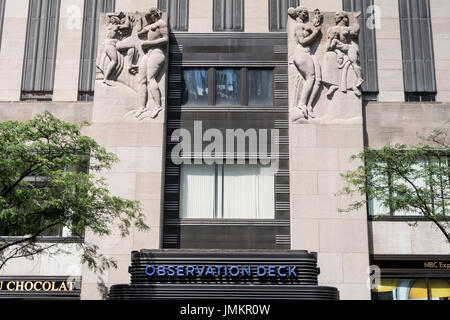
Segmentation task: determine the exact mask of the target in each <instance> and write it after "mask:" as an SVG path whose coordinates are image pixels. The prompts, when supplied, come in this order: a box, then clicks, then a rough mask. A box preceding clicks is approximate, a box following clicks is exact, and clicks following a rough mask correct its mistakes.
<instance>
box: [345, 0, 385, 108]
mask: <svg viewBox="0 0 450 320" xmlns="http://www.w3.org/2000/svg"><path fill="white" fill-rule="evenodd" d="M342 7H343V9H344V10H345V11H350V12H357V11H360V12H361V16H360V17H359V23H360V25H361V30H360V33H359V53H360V59H361V66H362V69H363V73H364V75H363V77H364V83H363V85H362V88H361V89H362V91H363V93H364V95H365V96H367V97H368V98H372V99H371V100H370V101H377V100H373V98H374V97H375V96H376V94H377V93H378V70H377V69H378V67H377V44H376V36H375V26H374V24H375V21H374V19H375V18H374V17H375V12H374V9H373V8H374V6H373V0H343V3H342ZM370 25H373V26H374V27H373V28H369V26H370ZM367 94H369V95H367ZM366 100H368V99H366ZM368 101H369V100H368Z"/></svg>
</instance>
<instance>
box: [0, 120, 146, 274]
mask: <svg viewBox="0 0 450 320" xmlns="http://www.w3.org/2000/svg"><path fill="white" fill-rule="evenodd" d="M87 125H88V123H82V124H80V125H76V124H71V123H67V122H63V121H61V120H59V119H57V118H55V117H54V116H53V115H52V114H51V113H49V112H47V111H46V112H45V113H43V114H42V115H38V116H36V117H35V118H34V119H32V120H30V121H28V122H24V123H19V122H14V121H8V122H3V123H0V236H2V237H1V238H0V269H1V268H2V267H4V266H5V264H6V263H7V262H8V261H10V260H11V259H17V258H21V257H29V258H31V257H33V256H35V255H37V254H41V253H44V252H45V253H46V254H51V255H56V254H60V253H63V252H65V251H64V249H63V247H64V246H61V245H60V244H59V243H53V244H51V243H45V241H42V240H43V239H44V238H42V237H43V236H45V235H47V234H49V233H50V232H52V230H55V228H64V229H65V230H68V231H69V232H70V235H71V236H73V237H74V238H78V239H80V241H77V245H78V246H79V247H80V249H81V252H82V263H87V265H88V267H89V268H90V269H92V270H94V271H97V272H102V271H104V270H105V269H108V268H111V267H117V266H116V262H115V261H114V260H112V259H108V258H107V257H105V256H103V255H102V254H101V253H100V252H99V247H98V246H97V245H96V244H91V243H88V242H86V241H83V240H82V239H83V237H84V234H85V231H86V230H87V229H89V230H90V231H91V232H92V233H93V234H95V235H97V236H107V235H110V234H111V233H112V230H111V226H112V224H114V225H115V226H118V228H119V230H120V234H121V236H122V237H125V236H127V235H128V234H129V232H130V228H131V227H133V226H134V227H136V228H137V229H139V230H147V229H148V227H147V225H146V224H145V223H144V220H143V214H142V209H141V205H140V203H139V202H136V201H130V200H126V199H122V198H120V197H115V196H112V195H111V194H110V192H109V190H108V186H107V184H106V183H105V179H103V178H101V177H100V175H101V172H102V171H105V170H108V169H111V168H112V166H113V165H114V164H115V163H116V162H117V161H118V158H117V157H116V155H114V154H113V153H110V152H107V151H106V150H105V149H104V148H103V147H101V146H100V145H98V144H97V143H96V142H95V141H94V140H93V139H91V138H89V137H86V136H83V135H82V134H81V130H82V128H83V127H85V126H87Z"/></svg>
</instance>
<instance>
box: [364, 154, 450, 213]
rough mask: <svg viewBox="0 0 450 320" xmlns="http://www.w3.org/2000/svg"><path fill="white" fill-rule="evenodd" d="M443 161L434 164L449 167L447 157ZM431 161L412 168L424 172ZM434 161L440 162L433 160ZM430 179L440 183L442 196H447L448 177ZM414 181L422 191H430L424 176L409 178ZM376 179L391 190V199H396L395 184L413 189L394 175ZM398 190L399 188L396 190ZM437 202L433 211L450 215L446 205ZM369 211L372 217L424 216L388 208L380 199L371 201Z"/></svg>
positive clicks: (415, 211) (422, 162)
mask: <svg viewBox="0 0 450 320" xmlns="http://www.w3.org/2000/svg"><path fill="white" fill-rule="evenodd" d="M442 159H443V160H441V163H437V162H434V164H437V165H439V166H448V165H449V160H448V158H446V157H443V158H442ZM430 161H431V160H428V159H423V160H421V161H419V164H417V165H413V166H412V168H413V169H415V170H417V171H423V170H425V168H426V166H427V164H429V163H431V162H430ZM433 161H438V160H437V159H436V160H433ZM429 177H430V179H431V178H432V179H433V180H434V181H440V182H439V183H438V185H439V184H440V186H441V187H440V188H441V190H442V192H441V193H442V194H445V193H446V191H445V189H446V188H448V184H449V181H448V177H447V178H446V177H442V176H437V175H434V176H431V175H430V176H429ZM409 178H410V179H411V181H412V183H414V185H415V186H416V187H418V188H420V189H427V188H428V189H430V187H429V185H430V184H429V183H427V181H426V180H427V178H425V177H424V176H423V175H420V176H415V177H414V176H410V177H409ZM374 179H377V180H378V179H379V180H378V181H379V183H380V181H382V182H381V183H382V184H384V185H385V186H386V187H387V189H389V197H391V196H392V197H394V196H395V194H394V188H393V187H392V186H393V185H394V184H395V185H396V186H397V187H398V186H405V187H407V188H408V189H411V188H413V187H412V186H411V185H410V184H409V183H407V182H406V181H405V180H404V179H403V178H400V177H398V176H394V175H393V174H392V173H386V175H385V176H377V177H374ZM396 189H398V188H396ZM433 192H434V194H437V193H438V192H435V191H433ZM434 200H436V201H435V203H433V204H432V205H433V207H432V208H433V210H435V211H436V214H438V213H439V214H444V215H448V212H446V210H447V208H446V207H445V203H443V202H442V201H439V199H434ZM368 209H369V215H371V216H396V217H399V216H403V217H420V216H423V213H422V212H421V211H420V210H419V209H416V210H413V211H403V210H395V209H394V208H388V207H385V206H383V205H382V203H381V201H380V200H378V199H369V202H368Z"/></svg>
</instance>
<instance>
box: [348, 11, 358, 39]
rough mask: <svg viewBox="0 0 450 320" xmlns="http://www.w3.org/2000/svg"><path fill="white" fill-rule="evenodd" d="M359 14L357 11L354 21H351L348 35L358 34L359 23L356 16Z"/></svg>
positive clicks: (354, 35)
mask: <svg viewBox="0 0 450 320" xmlns="http://www.w3.org/2000/svg"><path fill="white" fill-rule="evenodd" d="M360 16H361V12H358V13H357V14H356V15H355V18H356V19H355V22H354V23H353V25H352V27H351V28H350V36H352V37H355V38H357V37H358V36H359V31H360V30H361V26H360V24H359V20H358V18H359V17H360Z"/></svg>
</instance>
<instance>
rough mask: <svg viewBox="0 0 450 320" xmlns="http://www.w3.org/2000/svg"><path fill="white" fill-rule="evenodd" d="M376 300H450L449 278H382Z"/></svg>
mask: <svg viewBox="0 0 450 320" xmlns="http://www.w3.org/2000/svg"><path fill="white" fill-rule="evenodd" d="M372 298H373V299H374V300H428V299H430V300H449V299H450V280H449V279H443V280H439V279H381V281H380V283H379V285H378V286H376V287H375V288H373V289H372Z"/></svg>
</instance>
